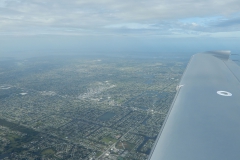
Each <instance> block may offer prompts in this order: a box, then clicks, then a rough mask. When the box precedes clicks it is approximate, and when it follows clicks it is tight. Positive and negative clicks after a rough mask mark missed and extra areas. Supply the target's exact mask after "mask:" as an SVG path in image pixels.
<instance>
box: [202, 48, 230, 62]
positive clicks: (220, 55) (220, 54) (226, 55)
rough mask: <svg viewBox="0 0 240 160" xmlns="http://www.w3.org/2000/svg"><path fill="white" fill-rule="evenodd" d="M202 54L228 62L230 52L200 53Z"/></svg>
mask: <svg viewBox="0 0 240 160" xmlns="http://www.w3.org/2000/svg"><path fill="white" fill-rule="evenodd" d="M202 53H203V54H211V55H213V56H215V57H217V58H220V59H223V60H228V59H229V57H230V55H231V51H229V50H217V51H206V52H202Z"/></svg>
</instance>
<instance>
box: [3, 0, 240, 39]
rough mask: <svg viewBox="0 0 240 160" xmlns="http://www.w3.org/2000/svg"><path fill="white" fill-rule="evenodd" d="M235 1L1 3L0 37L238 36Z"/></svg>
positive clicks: (5, 0)
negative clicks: (116, 35)
mask: <svg viewBox="0 0 240 160" xmlns="http://www.w3.org/2000/svg"><path fill="white" fill-rule="evenodd" d="M239 11H240V1H239V0H228V1H226V0H202V1H197V0H127V1H125V0H121V1H119V0H87V1H86V0H68V1H66V0H51V1H49V0H1V1H0V34H1V35H8V34H26V35H27V34H61V35H64V34H67V35H82V34H84V35H86V34H92V35H95V34H96V35H98V34H119V35H122V34H123V35H129V34H132V35H139V34H140V35H142V34H143V35H171V36H172V35H174V36H176V35H180V36H181V35H184V36H187V35H190V36H191V35H203V36H206V35H211V34H214V33H221V32H238V31H240V13H239Z"/></svg>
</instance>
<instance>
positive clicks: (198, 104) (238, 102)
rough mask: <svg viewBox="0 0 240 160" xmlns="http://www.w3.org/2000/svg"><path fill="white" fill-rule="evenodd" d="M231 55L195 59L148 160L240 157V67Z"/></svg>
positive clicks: (223, 53) (218, 53)
mask: <svg viewBox="0 0 240 160" xmlns="http://www.w3.org/2000/svg"><path fill="white" fill-rule="evenodd" d="M229 56H230V51H212V52H205V53H198V54H195V55H193V56H192V58H191V60H190V62H189V64H188V66H187V68H186V70H185V72H184V74H183V76H182V79H181V81H180V84H179V86H178V91H177V94H176V96H175V98H174V101H173V103H172V106H171V108H170V111H169V113H168V116H167V118H166V120H165V122H164V125H163V127H162V129H161V131H160V133H159V135H158V138H157V140H156V143H155V145H154V147H153V150H152V152H151V154H150V156H149V160H227V159H229V160H230V159H231V160H233V159H234V160H235V159H240V67H239V66H238V65H237V64H235V63H234V62H233V61H232V60H230V59H229Z"/></svg>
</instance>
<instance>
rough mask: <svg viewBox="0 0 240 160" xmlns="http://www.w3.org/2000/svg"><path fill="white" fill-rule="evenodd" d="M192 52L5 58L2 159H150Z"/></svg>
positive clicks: (0, 71) (0, 82)
mask: <svg viewBox="0 0 240 160" xmlns="http://www.w3.org/2000/svg"><path fill="white" fill-rule="evenodd" d="M187 63H188V59H187V58H171V57H168V58H161V57H155V58H146V57H145V58H137V57H128V58H124V57H110V56H51V57H47V56H46V57H36V58H27V59H22V60H14V59H4V60H2V61H1V63H0V159H4V160H10V159H28V160H45V159H48V160H66V159H69V160H75V159H84V160H89V159H92V160H108V159H109V160H146V159H147V158H148V155H149V154H150V152H151V148H152V147H153V144H154V142H155V140H156V138H157V135H158V133H159V130H160V129H161V126H162V124H163V122H164V119H165V117H166V115H167V113H168V110H169V107H170V106H171V103H172V100H173V98H174V96H175V93H176V87H177V85H178V83H179V81H180V78H181V75H182V74H183V71H184V70H185V68H186V65H187Z"/></svg>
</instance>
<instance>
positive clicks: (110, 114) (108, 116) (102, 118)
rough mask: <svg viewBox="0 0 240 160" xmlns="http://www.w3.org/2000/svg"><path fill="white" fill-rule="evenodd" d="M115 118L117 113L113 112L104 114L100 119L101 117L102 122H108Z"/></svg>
mask: <svg viewBox="0 0 240 160" xmlns="http://www.w3.org/2000/svg"><path fill="white" fill-rule="evenodd" d="M114 116H115V113H113V112H106V113H104V114H103V115H101V116H100V117H99V119H100V120H101V121H108V120H110V119H111V118H113V117H114Z"/></svg>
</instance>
